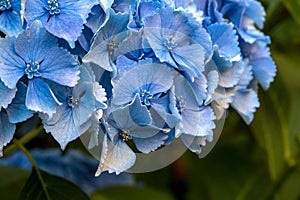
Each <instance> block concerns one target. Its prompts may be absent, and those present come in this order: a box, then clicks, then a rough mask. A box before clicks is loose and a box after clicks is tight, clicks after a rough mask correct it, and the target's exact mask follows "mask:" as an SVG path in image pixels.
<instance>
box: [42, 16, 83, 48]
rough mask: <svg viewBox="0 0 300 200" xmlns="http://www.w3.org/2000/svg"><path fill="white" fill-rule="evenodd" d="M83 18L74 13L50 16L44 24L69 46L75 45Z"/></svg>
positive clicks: (81, 27)
mask: <svg viewBox="0 0 300 200" xmlns="http://www.w3.org/2000/svg"><path fill="white" fill-rule="evenodd" d="M83 22H84V20H83V19H82V18H81V16H80V15H78V14H76V13H72V15H70V14H65V13H60V14H59V15H54V16H52V17H51V18H50V19H49V21H48V23H47V24H46V25H45V27H46V29H47V30H48V31H49V32H50V33H52V34H53V35H55V36H56V37H59V38H62V39H64V40H66V41H67V42H68V43H69V45H70V47H71V48H74V47H75V41H76V40H77V38H78V37H79V36H80V34H81V31H82V29H83Z"/></svg>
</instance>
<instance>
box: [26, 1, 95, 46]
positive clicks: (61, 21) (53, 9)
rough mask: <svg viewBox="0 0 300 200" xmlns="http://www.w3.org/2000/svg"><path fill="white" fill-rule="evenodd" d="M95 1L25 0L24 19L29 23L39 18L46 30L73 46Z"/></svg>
mask: <svg viewBox="0 0 300 200" xmlns="http://www.w3.org/2000/svg"><path fill="white" fill-rule="evenodd" d="M97 3H98V2H97V1H96V0H42V1H41V0H27V1H26V4H25V19H26V21H27V22H28V24H29V25H30V24H32V23H33V22H34V21H35V20H40V21H41V22H42V24H43V25H44V26H45V28H46V29H47V31H49V32H50V33H52V34H53V35H55V36H57V37H59V38H62V39H64V40H66V41H67V42H68V43H69V45H70V47H71V48H74V47H75V41H76V40H77V38H78V37H79V36H80V34H81V31H82V29H83V24H84V23H85V22H86V19H87V18H88V14H89V13H90V12H91V9H92V7H93V6H94V5H95V4H97Z"/></svg>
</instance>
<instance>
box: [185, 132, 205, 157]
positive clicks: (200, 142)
mask: <svg viewBox="0 0 300 200" xmlns="http://www.w3.org/2000/svg"><path fill="white" fill-rule="evenodd" d="M181 139H182V141H183V143H184V144H185V145H186V146H187V147H188V148H189V150H190V151H192V152H194V153H197V154H200V153H201V147H202V146H205V145H206V137H203V136H200V137H195V136H192V135H186V134H183V135H182V136H181Z"/></svg>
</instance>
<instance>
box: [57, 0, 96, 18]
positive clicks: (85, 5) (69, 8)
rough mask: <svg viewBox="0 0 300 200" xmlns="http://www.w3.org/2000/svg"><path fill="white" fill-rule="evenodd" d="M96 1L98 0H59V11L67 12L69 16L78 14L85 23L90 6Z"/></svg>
mask: <svg viewBox="0 0 300 200" xmlns="http://www.w3.org/2000/svg"><path fill="white" fill-rule="evenodd" d="M98 3H99V1H98V0H77V1H73V0H61V4H60V10H61V13H67V14H68V15H71V16H73V15H74V14H76V15H79V16H80V17H81V19H82V20H83V22H84V23H85V22H86V18H88V15H89V13H90V12H91V9H92V7H93V6H94V5H95V4H98Z"/></svg>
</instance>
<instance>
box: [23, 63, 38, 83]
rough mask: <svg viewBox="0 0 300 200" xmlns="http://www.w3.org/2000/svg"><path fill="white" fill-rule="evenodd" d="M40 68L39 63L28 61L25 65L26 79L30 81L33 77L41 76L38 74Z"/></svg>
mask: <svg viewBox="0 0 300 200" xmlns="http://www.w3.org/2000/svg"><path fill="white" fill-rule="evenodd" d="M40 67H41V66H40V63H39V62H36V61H29V62H28V63H26V69H25V73H26V74H27V77H28V78H29V79H32V78H33V77H39V76H41V73H40V72H39V69H40Z"/></svg>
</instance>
